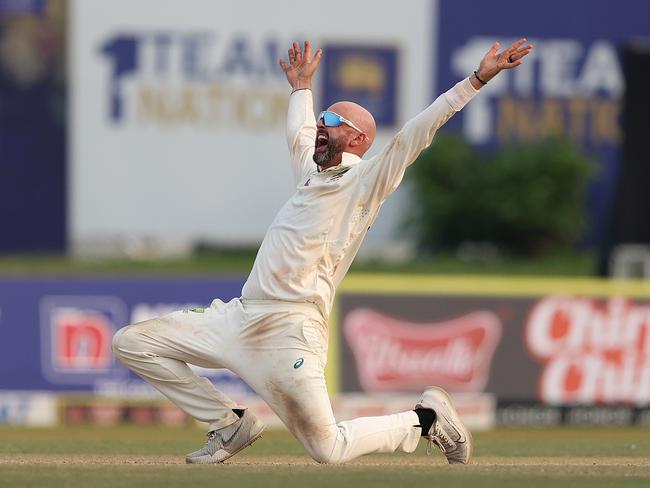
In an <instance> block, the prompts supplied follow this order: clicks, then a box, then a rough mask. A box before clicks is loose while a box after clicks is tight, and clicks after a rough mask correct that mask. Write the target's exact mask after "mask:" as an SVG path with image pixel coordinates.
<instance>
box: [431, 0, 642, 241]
mask: <svg viewBox="0 0 650 488" xmlns="http://www.w3.org/2000/svg"><path fill="white" fill-rule="evenodd" d="M439 6H440V10H439V29H438V32H437V33H436V40H437V41H438V57H437V80H436V89H435V91H436V92H440V91H444V90H446V89H447V88H448V87H450V86H451V85H453V84H454V83H456V82H457V81H458V80H459V79H462V78H464V77H465V76H468V75H469V74H471V73H472V72H473V71H474V70H475V69H476V68H477V67H478V64H479V62H480V60H481V58H482V56H483V54H484V53H485V52H487V50H488V49H489V48H490V46H491V45H492V43H493V42H494V41H499V42H501V45H502V48H503V47H507V46H508V45H509V44H510V43H511V42H513V41H515V40H517V39H519V38H521V37H526V38H527V39H528V41H529V42H532V43H533V45H534V50H533V53H532V54H531V56H529V57H528V58H527V59H526V60H525V63H524V65H522V66H521V67H519V68H518V69H516V70H513V71H508V72H504V73H502V74H501V75H500V76H499V77H498V78H495V79H494V80H492V81H491V82H490V84H489V85H488V86H486V87H485V88H484V89H483V90H482V93H481V95H480V96H479V97H477V98H476V99H475V100H474V101H472V103H471V104H470V105H468V106H467V107H466V108H465V109H464V110H463V111H462V113H460V114H458V115H457V116H456V117H454V119H452V120H451V121H450V122H449V124H448V127H452V128H455V130H460V131H461V132H462V134H463V135H464V137H465V138H467V139H468V140H469V141H471V142H472V143H473V144H476V145H478V146H483V147H488V148H489V147H495V146H498V145H501V144H507V143H514V142H526V141H533V140H538V139H542V138H544V137H547V136H550V135H556V134H561V135H564V136H566V137H568V138H569V139H570V140H572V141H574V142H575V143H577V144H579V145H580V146H581V147H583V148H584V149H585V150H586V151H587V152H588V153H589V154H591V155H593V156H595V158H596V159H597V160H598V163H599V171H598V174H597V180H596V181H595V183H594V184H593V185H592V188H591V191H590V195H589V201H588V205H589V228H588V230H587V233H586V235H585V242H586V244H588V245H597V244H599V243H600V242H601V241H602V239H603V238H604V235H605V232H606V223H607V216H608V212H609V209H610V206H611V203H612V198H613V192H614V188H615V184H616V178H617V175H618V170H619V160H620V145H621V142H622V132H621V117H620V113H621V110H622V103H621V96H622V94H623V91H624V88H625V86H624V85H625V80H624V78H623V73H622V68H621V61H620V57H619V51H620V48H621V47H622V46H623V45H624V44H625V43H626V42H627V41H629V40H632V39H634V38H637V37H648V36H650V22H648V19H650V4H649V3H647V2H638V1H635V0H621V1H618V2H616V3H615V4H613V3H612V2H610V1H608V0H574V1H571V2H566V1H562V0H549V1H546V2H537V3H526V4H525V6H524V5H523V4H516V3H513V2H512V1H511V0H493V1H491V2H472V3H471V5H467V4H466V3H463V2H454V1H451V0H440V1H439Z"/></svg>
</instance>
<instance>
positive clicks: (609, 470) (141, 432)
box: [0, 426, 650, 488]
mask: <svg viewBox="0 0 650 488" xmlns="http://www.w3.org/2000/svg"><path fill="white" fill-rule="evenodd" d="M649 434H650V433H649V432H648V431H647V430H644V429H640V428H628V429H607V428H571V429H569V428H562V429H548V428H545V429H527V430H524V429H499V430H495V431H491V432H484V433H476V434H475V446H476V447H475V456H474V459H473V464H472V465H470V466H448V465H446V463H445V462H444V460H443V457H442V454H440V453H439V452H435V453H434V454H432V455H431V456H426V454H425V443H424V441H422V442H421V443H420V446H419V448H418V450H417V452H416V453H415V454H411V455H409V454H403V453H398V454H377V455H371V456H366V457H363V458H360V459H358V460H356V461H353V462H351V463H349V464H346V465H342V466H332V465H329V466H323V465H318V464H316V463H315V462H313V461H312V460H311V459H310V458H309V456H308V455H307V454H306V453H305V452H304V451H303V449H302V447H301V446H300V445H299V444H298V443H297V442H296V441H295V440H294V439H293V438H292V437H291V436H290V435H289V434H288V433H286V432H285V431H268V432H266V433H265V434H264V436H263V437H262V439H260V440H259V441H257V442H256V443H255V444H253V446H251V447H250V448H248V449H246V450H245V451H243V452H241V453H240V454H238V455H237V456H235V457H233V458H232V459H231V460H230V461H228V462H227V463H225V464H222V465H211V466H195V465H186V464H184V453H186V452H189V451H192V450H194V449H196V448H197V447H198V446H199V445H200V444H201V443H202V435H203V434H202V431H201V430H199V429H198V428H169V427H154V426H147V427H137V426H121V427H68V428H59V429H47V430H43V429H23V428H8V427H3V428H0V486H2V487H5V486H7V487H10V486H11V487H31V486H53V487H57V488H62V487H82V486H83V487H87V486H90V487H109V486H110V487H113V486H151V487H157V488H165V487H172V486H182V487H193V486H201V487H207V486H233V487H241V488H247V487H253V486H263V487H265V488H272V487H276V486H277V487H283V488H287V487H292V486H300V487H343V486H353V487H366V486H367V487H391V488H395V487H401V486H404V487H409V488H410V487H416V486H435V487H445V488H446V487H492V486H494V487H551V486H552V487H565V486H572V487H590V488H592V487H605V486H612V487H614V486H615V487H619V486H626V487H627V486H638V487H647V486H650V435H649Z"/></svg>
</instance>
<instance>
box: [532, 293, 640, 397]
mask: <svg viewBox="0 0 650 488" xmlns="http://www.w3.org/2000/svg"><path fill="white" fill-rule="evenodd" d="M525 341H526V345H527V347H528V349H529V351H530V352H531V354H532V355H534V356H535V357H536V358H537V359H539V360H540V361H542V362H543V363H544V367H543V370H542V373H541V376H540V382H539V395H540V398H541V400H543V401H545V402H548V403H553V404H568V403H600V402H604V403H619V402H623V403H636V404H640V405H642V404H647V403H649V402H650V304H643V305H635V304H633V303H631V302H630V301H628V300H627V299H625V298H621V297H615V298H610V299H609V300H608V301H607V302H606V303H605V304H602V303H600V302H598V301H596V300H593V299H590V298H578V297H569V296H560V295H557V296H550V297H546V298H544V299H542V300H540V302H538V303H537V304H536V305H535V307H534V308H533V310H532V311H531V313H530V316H529V318H528V321H527V323H526V329H525Z"/></svg>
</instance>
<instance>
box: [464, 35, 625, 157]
mask: <svg viewBox="0 0 650 488" xmlns="http://www.w3.org/2000/svg"><path fill="white" fill-rule="evenodd" d="M494 38H496V36H495V37H494ZM494 38H493V37H474V38H471V39H468V41H467V42H466V43H465V44H464V45H463V46H460V47H459V48H457V49H456V50H454V51H453V52H452V55H451V59H452V70H453V71H454V73H456V74H457V75H458V76H466V75H467V73H471V72H472V71H473V70H474V69H476V66H477V65H478V62H479V61H480V60H481V57H482V56H483V55H484V53H485V52H486V51H487V50H488V49H489V48H490V47H491V45H492V42H493V39H494ZM512 41H513V40H512V39H505V40H503V41H502V45H507V44H509V43H510V42H512ZM529 41H530V42H531V43H532V44H534V46H535V49H534V50H533V52H532V53H531V54H530V55H529V56H528V57H527V58H526V61H525V63H524V64H523V65H522V66H520V67H519V68H518V69H516V70H511V71H506V72H503V73H501V74H500V75H499V76H498V77H496V78H494V79H493V80H491V81H490V83H489V84H488V85H487V86H486V87H485V88H483V89H482V90H481V91H483V92H485V93H484V94H483V95H482V96H480V97H477V98H476V100H474V101H473V102H472V103H471V104H469V105H468V106H467V107H465V109H464V110H463V114H464V119H463V124H464V125H463V132H464V134H465V136H466V137H467V138H468V139H470V140H471V141H472V142H473V143H476V144H481V143H486V142H489V141H491V140H493V139H495V138H496V139H497V140H499V141H501V142H505V141H510V140H512V139H521V140H530V139H535V138H541V137H545V136H549V135H554V134H558V133H561V134H565V135H568V136H569V137H571V138H572V139H573V140H575V141H577V142H590V143H596V144H617V143H618V142H619V139H620V121H619V118H620V97H621V94H622V93H623V88H624V80H623V74H622V69H621V64H620V60H619V58H618V54H617V50H616V46H615V45H614V44H613V43H612V42H610V41H607V40H596V41H593V42H591V43H583V42H581V41H578V40H575V39H532V40H529Z"/></svg>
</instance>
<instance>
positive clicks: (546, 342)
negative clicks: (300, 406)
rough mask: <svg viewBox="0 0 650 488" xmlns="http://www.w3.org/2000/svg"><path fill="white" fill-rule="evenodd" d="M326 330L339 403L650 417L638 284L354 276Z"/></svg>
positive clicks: (647, 350) (645, 297)
mask: <svg viewBox="0 0 650 488" xmlns="http://www.w3.org/2000/svg"><path fill="white" fill-rule="evenodd" d="M335 320H336V321H337V323H338V324H339V329H338V344H339V348H338V350H337V355H338V356H339V357H340V369H339V370H338V379H339V382H340V385H339V386H340V389H341V391H343V392H360V391H365V392H382V391H403V392H410V391H420V390H421V389H422V388H424V387H426V386H427V385H429V384H431V383H433V384H438V385H440V386H442V387H445V388H447V389H449V390H451V391H456V392H466V393H482V392H489V393H492V394H494V395H496V397H497V398H498V399H499V400H500V401H523V402H529V403H542V404H547V405H621V404H622V405H630V406H637V407H646V406H649V405H650V285H648V284H647V283H646V284H643V283H627V284H620V283H609V282H606V281H597V280H571V279H563V280H559V279H555V280H553V279H542V278H538V279H535V280H522V279H516V278H513V279H509V280H505V279H498V278H485V279H480V278H472V279H468V278H466V279H464V280H463V279H458V278H451V277H450V278H432V277H423V276H419V277H389V276H383V277H381V278H379V277H372V278H370V277H365V278H364V277H360V276H354V277H351V278H349V279H348V280H346V281H345V282H344V285H343V289H342V291H341V292H340V294H339V298H338V308H337V313H336V315H335Z"/></svg>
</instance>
